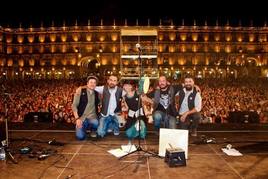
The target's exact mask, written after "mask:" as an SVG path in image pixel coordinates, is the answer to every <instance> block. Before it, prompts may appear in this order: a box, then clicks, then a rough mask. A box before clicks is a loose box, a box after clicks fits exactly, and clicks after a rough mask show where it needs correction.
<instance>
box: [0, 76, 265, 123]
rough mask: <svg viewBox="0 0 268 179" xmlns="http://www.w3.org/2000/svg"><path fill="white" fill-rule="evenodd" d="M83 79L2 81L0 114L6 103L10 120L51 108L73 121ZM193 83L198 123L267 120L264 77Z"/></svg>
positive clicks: (61, 118) (59, 117) (59, 116)
mask: <svg viewBox="0 0 268 179" xmlns="http://www.w3.org/2000/svg"><path fill="white" fill-rule="evenodd" d="M84 82H85V80H83V79H81V80H73V79H72V80H24V81H23V80H21V81H5V82H4V84H3V85H4V86H5V88H6V91H7V92H8V93H9V94H10V95H8V96H3V97H2V96H1V101H0V118H2V117H3V115H4V114H5V103H6V107H7V109H8V111H7V114H8V118H9V120H10V121H12V122H23V120H24V116H25V115H26V114H27V113H29V112H51V113H52V115H53V122H55V123H56V122H65V123H74V124H75V119H74V117H73V113H72V109H71V105H72V100H73V94H74V92H75V89H76V88H77V87H78V86H80V85H83V84H84ZM104 82H105V81H103V83H104ZM171 83H174V82H171ZM196 83H197V85H198V86H199V87H200V89H201V93H202V98H203V100H202V101H203V109H202V111H201V112H202V121H201V123H228V122H230V121H229V112H234V111H249V112H256V113H257V114H258V115H259V117H260V122H261V123H267V122H268V81H267V79H236V80H222V79H196ZM99 84H101V82H100V83H99ZM4 98H6V100H5V99H4Z"/></svg>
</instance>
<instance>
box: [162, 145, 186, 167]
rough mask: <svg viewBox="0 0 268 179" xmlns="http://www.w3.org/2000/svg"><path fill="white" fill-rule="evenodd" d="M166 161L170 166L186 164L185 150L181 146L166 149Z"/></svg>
mask: <svg viewBox="0 0 268 179" xmlns="http://www.w3.org/2000/svg"><path fill="white" fill-rule="evenodd" d="M165 162H166V163H167V164H168V166H169V167H177V166H186V159H185V152H184V151H183V150H182V149H181V148H169V149H166V156H165Z"/></svg>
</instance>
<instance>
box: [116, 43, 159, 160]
mask: <svg viewBox="0 0 268 179" xmlns="http://www.w3.org/2000/svg"><path fill="white" fill-rule="evenodd" d="M136 47H137V48H138V50H139V56H138V59H139V65H140V70H139V82H140V81H141V76H142V59H141V48H140V45H139V44H136ZM141 93H143V91H142V92H141ZM141 106H142V105H141V94H139V100H138V110H139V112H138V117H137V121H138V123H139V135H138V145H135V146H136V148H137V150H135V151H133V152H129V153H128V154H126V155H124V156H122V157H120V158H119V160H120V159H122V158H125V157H126V156H129V155H131V154H134V153H136V152H138V153H139V152H140V151H142V152H144V153H145V154H149V155H151V156H153V157H157V158H162V157H161V156H159V155H158V154H156V153H154V152H151V151H147V150H144V149H143V148H142V147H141V116H140V115H141V111H140V109H141Z"/></svg>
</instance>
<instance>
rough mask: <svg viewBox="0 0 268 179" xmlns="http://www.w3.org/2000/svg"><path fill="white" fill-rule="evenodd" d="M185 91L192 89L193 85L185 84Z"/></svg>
mask: <svg viewBox="0 0 268 179" xmlns="http://www.w3.org/2000/svg"><path fill="white" fill-rule="evenodd" d="M185 89H186V91H192V89H193V87H192V86H190V85H186V86H185Z"/></svg>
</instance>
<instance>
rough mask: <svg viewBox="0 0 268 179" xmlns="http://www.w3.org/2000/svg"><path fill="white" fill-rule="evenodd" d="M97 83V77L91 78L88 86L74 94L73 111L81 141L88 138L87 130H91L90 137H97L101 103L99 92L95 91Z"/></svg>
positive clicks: (77, 133) (82, 87) (80, 88)
mask: <svg viewBox="0 0 268 179" xmlns="http://www.w3.org/2000/svg"><path fill="white" fill-rule="evenodd" d="M97 81H98V78H97V77H96V76H89V77H88V78H87V85H85V86H80V87H79V88H78V89H77V90H76V92H75V94H74V98H73V104H72V110H73V113H74V117H75V119H76V137H77V139H79V140H84V139H85V138H86V131H87V129H90V130H91V133H90V137H92V138H95V137H97V134H96V131H97V128H98V120H97V118H98V117H97V113H98V105H99V101H100V100H99V95H98V92H97V91H95V87H96V85H97Z"/></svg>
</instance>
